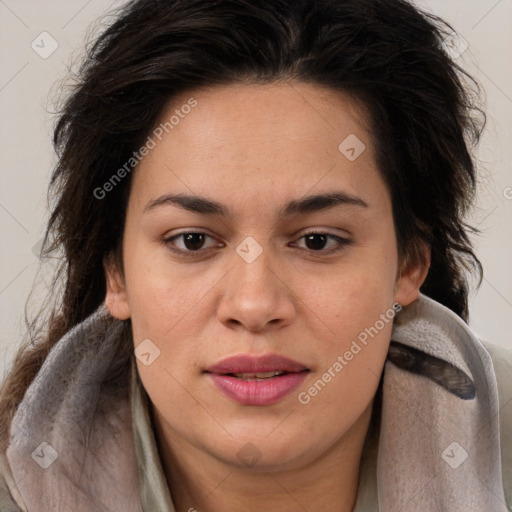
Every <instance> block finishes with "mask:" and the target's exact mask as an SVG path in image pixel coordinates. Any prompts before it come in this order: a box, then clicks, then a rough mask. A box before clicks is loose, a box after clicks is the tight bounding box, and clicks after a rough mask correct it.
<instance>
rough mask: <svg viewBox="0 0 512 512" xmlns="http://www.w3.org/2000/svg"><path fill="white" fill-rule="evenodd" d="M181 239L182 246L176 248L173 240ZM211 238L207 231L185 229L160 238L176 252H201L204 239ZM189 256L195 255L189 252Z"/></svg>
mask: <svg viewBox="0 0 512 512" xmlns="http://www.w3.org/2000/svg"><path fill="white" fill-rule="evenodd" d="M180 238H181V239H182V241H183V245H184V248H177V247H176V244H175V240H178V239H180ZM206 238H211V239H212V240H213V239H214V238H213V237H212V236H210V235H208V234H207V233H203V232H200V231H187V232H183V233H178V234H177V235H173V236H170V237H167V238H164V239H163V240H162V243H163V244H164V245H165V246H167V247H168V248H169V249H170V250H171V251H173V252H177V253H182V254H183V253H184V254H187V253H200V252H203V251H202V250H201V248H202V246H203V244H204V242H205V239H206ZM218 246H223V244H218ZM191 256H196V255H195V254H191Z"/></svg>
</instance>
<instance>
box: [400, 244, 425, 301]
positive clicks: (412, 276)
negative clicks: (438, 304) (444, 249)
mask: <svg viewBox="0 0 512 512" xmlns="http://www.w3.org/2000/svg"><path fill="white" fill-rule="evenodd" d="M421 252H422V255H423V258H416V260H417V261H407V262H405V264H404V265H403V267H402V270H401V273H400V274H399V277H398V280H397V283H396V287H395V302H398V303H399V304H401V305H402V306H408V305H409V304H411V303H412V302H414V301H415V300H416V299H417V298H418V297H419V296H420V287H421V285H422V284H423V282H424V281H425V279H426V278H427V274H428V270H429V268H430V261H431V256H430V248H429V247H427V246H426V245H425V244H422V249H421Z"/></svg>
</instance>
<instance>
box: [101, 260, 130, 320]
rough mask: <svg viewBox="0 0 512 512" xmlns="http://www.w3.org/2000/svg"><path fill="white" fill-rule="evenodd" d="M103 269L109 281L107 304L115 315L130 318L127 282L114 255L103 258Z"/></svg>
mask: <svg viewBox="0 0 512 512" xmlns="http://www.w3.org/2000/svg"><path fill="white" fill-rule="evenodd" d="M103 269H104V271H105V279H106V282H107V291H106V296H105V305H106V306H107V309H108V310H109V311H110V314H111V315H112V316H113V317H115V318H117V319H119V320H126V319H127V318H130V307H129V304H128V296H127V293H126V284H125V281H124V277H123V276H122V274H121V272H120V271H119V268H118V264H117V262H115V261H114V257H113V255H108V256H106V257H105V258H104V259H103Z"/></svg>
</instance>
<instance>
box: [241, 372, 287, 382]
mask: <svg viewBox="0 0 512 512" xmlns="http://www.w3.org/2000/svg"><path fill="white" fill-rule="evenodd" d="M284 373H286V372H278V371H276V372H261V373H233V375H234V376H235V377H237V378H239V379H243V380H248V381H252V380H263V379H271V378H272V377H276V376H277V375H283V374H284Z"/></svg>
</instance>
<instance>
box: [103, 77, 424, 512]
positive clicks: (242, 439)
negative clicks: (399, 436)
mask: <svg viewBox="0 0 512 512" xmlns="http://www.w3.org/2000/svg"><path fill="white" fill-rule="evenodd" d="M190 97H193V98H195V99H196V100H197V106H195V107H194V108H193V109H192V111H191V112H190V113H189V114H188V115H187V116H184V117H183V119H180V122H179V123H178V124H177V125H175V126H174V128H173V129H172V130H171V131H169V133H168V134H164V137H162V140H161V141H158V143H157V145H156V147H154V148H153V149H152V150H151V151H150V152H149V154H148V155H147V156H145V157H144V159H143V160H142V161H141V162H140V164H139V165H138V167H137V169H136V171H135V175H134V176H133V183H132V189H131V193H130V198H129V204H128V211H127V219H126V224H125V230H124V239H123V262H124V274H123V273H121V272H120V271H119V269H118V268H117V267H116V265H115V264H114V263H112V262H110V260H106V263H105V270H106V275H107V281H108V285H107V296H106V304H107V307H108V308H109V310H110V312H111V313H112V314H113V315H114V316H115V317H117V318H119V319H126V318H131V320H132V326H133V337H134V344H135V347H137V346H138V345H139V344H140V343H141V342H142V341H143V340H146V339H150V340H151V341H152V343H154V344H155V345H156V346H157V347H158V348H159V350H160V355H159V356H158V357H157V358H156V359H155V360H154V361H153V362H152V363H151V364H150V365H149V366H145V365H144V364H142V363H141V361H140V360H138V359H137V367H138V370H139V374H140V377H141V380H142V382H143V385H144V387H145V389H146V391H147V393H148V395H149V397H150V399H151V402H152V403H151V412H152V417H153V420H154V424H155V435H156V437H157V441H158V445H159V449H160V454H161V458H162V463H163V466H164V470H165V472H166V476H167V481H168V483H169V486H170V490H171V494H172V496H173V500H174V502H175V505H176V510H177V511H178V512H182V511H183V512H184V511H188V510H189V509H190V508H195V509H197V510H198V511H201V512H203V511H209V512H214V511H220V510H223V511H224V512H225V511H235V510H250V511H260V510H266V511H276V512H277V511H282V510H287V511H291V512H293V511H299V510H301V511H302V510H338V511H351V510H352V508H353V505H354V502H355V499H356V493H357V486H358V470H359V464H360V458H361V452H362V448H363V443H364V438H365V435H366V433H367V430H368V425H369V421H370V414H371V406H372V403H373V399H374V395H375V392H376V389H377V386H378V383H379V378H380V375H381V372H382V368H383V365H384V361H385V357H386V353H387V350H388V346H389V341H390V338H391V331H392V322H388V323H385V325H384V328H383V329H381V330H380V331H379V332H378V335H376V336H374V337H373V339H371V341H369V343H368V345H367V346H365V347H364V348H363V349H362V350H361V351H360V352H359V353H358V354H357V355H355V356H354V357H353V359H352V360H351V361H350V362H348V364H347V365H346V366H345V367H344V368H343V370H342V371H341V372H339V373H337V374H336V377H335V378H332V380H331V381H330V382H329V383H328V384H327V385H326V386H325V387H324V388H323V389H322V390H321V392H319V393H318V394H317V396H315V397H312V398H311V401H310V402H309V403H308V404H303V403H301V402H300V401H299V400H298V393H299V392H301V391H307V390H308V388H310V387H311V386H312V385H313V383H314V382H315V381H317V380H318V379H319V378H321V376H322V375H323V374H324V373H325V372H326V371H327V369H328V368H329V367H332V365H333V364H334V362H335V361H336V360H337V357H338V356H340V355H343V354H344V353H345V352H346V351H347V350H348V349H349V348H350V346H351V343H352V341H353V340H355V339H356V338H357V336H358V334H359V333H361V332H362V331H364V330H365V328H368V327H370V326H373V325H374V324H375V322H376V321H377V320H378V319H379V317H380V315H381V314H383V313H385V312H386V311H388V310H389V309H390V308H391V307H392V305H393V303H395V302H398V303H400V304H401V305H403V306H406V305H408V304H410V303H411V302H413V301H414V300H416V299H417V298H418V294H419V287H420V286H421V284H422V283H423V281H424V279H425V277H426V273H427V271H428V263H427V264H426V265H421V264H419V263H418V264H412V263H411V264H408V265H404V266H403V267H402V269H401V270H402V271H401V272H399V262H398V253H397V248H396V236H395V230H394V224H393V218H392V207H391V200H390V195H389V192H388V189H387V187H386V185H385V183H384V181H383V179H382V177H381V175H380V174H379V172H378V170H377V167H376V163H375V158H374V150H373V146H372V143H371V138H370V133H369V132H368V126H367V124H366V122H365V120H366V119H367V117H366V115H365V114H366V113H365V111H364V110H363V107H362V106H361V105H359V104H357V103H356V102H355V100H354V99H351V98H350V97H348V96H345V95H342V94H340V93H339V92H337V91H334V90H331V89H328V88H325V87H321V86H318V85H315V84H306V83H300V82H287V83H284V82H283V83H275V84H271V85H260V84H245V85H230V86H216V87H210V88H208V89H201V90H196V91H193V92H190V91H189V92H187V93H186V94H183V95H181V96H179V97H176V98H173V100H172V102H171V103H169V105H168V106H167V108H166V109H165V112H162V116H161V120H164V121H165V120H167V119H169V118H170V116H171V115H172V114H173V112H174V111H175V109H176V108H178V109H179V108H180V106H182V105H184V104H186V103H187V100H188V99H189V98H190ZM349 134H354V135H356V136H357V137H358V139H359V140H361V141H362V142H363V143H364V144H365V150H364V151H363V152H362V153H361V154H360V156H359V157H358V158H356V159H355V160H354V161H350V160H349V159H347V158H346V157H345V155H344V154H342V152H341V151H340V150H339V148H338V146H339V145H340V143H341V142H342V141H343V140H344V139H345V138H346V137H347V136H348V135H349ZM340 190H342V191H345V192H347V193H349V194H353V195H356V196H358V197H359V198H361V199H363V200H364V201H365V202H366V203H367V204H368V207H367V208H365V207H361V206H356V205H341V206H335V207H332V208H329V209H326V210H324V211H319V212H312V213H307V214H300V215H295V216H290V217H289V218H279V216H278V211H279V210H280V208H281V207H282V206H283V205H284V204H285V203H286V202H287V201H289V200H292V199H300V198H302V197H303V196H305V195H311V194H320V193H326V192H331V191H340ZM170 193H173V194H176V193H184V194H193V195H199V196H204V197H208V198H209V199H213V200H215V201H218V202H221V203H223V204H225V205H226V206H227V207H229V209H230V210H231V211H232V217H228V218H219V217H216V216H215V215H204V214H198V213H194V212H191V211H186V210H184V209H181V208H179V207H177V206H174V205H171V204H166V205H164V206H160V207H156V208H153V209H151V210H149V211H146V212H144V208H145V206H146V205H147V204H148V203H149V202H150V201H152V200H155V199H157V198H158V197H160V196H162V195H163V194H170ZM107 200H108V199H107ZM311 229H315V230H318V231H320V232H321V233H327V234H333V235H338V236H341V237H344V238H347V239H349V240H350V241H351V243H349V244H347V245H338V243H337V242H336V241H335V239H330V238H327V239H326V241H325V242H324V245H323V246H322V240H321V239H320V240H319V239H316V240H314V241H313V242H314V243H313V244H309V245H307V240H306V238H303V237H304V235H305V234H306V233H307V232H308V231H311ZM191 231H192V232H197V231H199V232H203V233H206V234H207V235H209V236H207V237H205V239H204V242H203V243H202V245H201V244H200V243H198V242H197V240H196V242H195V244H196V245H195V246H194V245H193V244H189V245H186V242H185V240H184V238H183V237H180V238H177V239H175V240H174V242H168V244H167V246H166V245H165V243H163V242H162V240H163V239H165V238H167V237H169V236H171V235H175V234H178V233H187V232H191ZM248 236H251V237H253V238H254V239H255V240H256V241H257V243H258V244H259V246H260V247H261V249H262V253H261V254H260V255H259V256H258V257H257V258H256V259H255V260H254V261H253V262H252V263H248V262H247V261H245V260H244V259H243V258H242V257H241V256H240V255H239V254H238V253H237V251H236V249H237V247H238V246H239V245H240V244H241V243H242V241H243V240H244V239H245V238H246V237H248ZM191 245H192V249H190V247H191ZM170 247H174V248H175V249H177V250H179V249H181V250H183V251H188V254H189V255H190V254H191V253H193V254H192V256H193V255H194V254H196V253H197V251H198V249H196V253H194V252H193V251H194V247H199V251H202V252H201V253H200V254H201V255H200V256H199V257H196V258H193V257H190V256H187V255H182V256H180V255H178V254H176V253H173V252H172V251H171V250H170ZM334 247H340V250H339V251H338V252H334V253H331V254H328V251H329V250H330V249H331V248H334ZM322 251H323V252H322ZM397 277H398V278H397ZM245 353H249V354H252V355H260V354H267V353H278V354H281V355H284V356H286V357H289V358H292V359H295V360H296V361H299V362H301V363H303V364H304V365H306V366H307V367H308V368H309V369H310V372H309V374H308V376H307V378H306V380H305V381H304V382H303V383H302V384H301V385H300V387H299V389H297V390H295V391H293V392H292V393H291V394H290V395H288V396H286V397H285V398H284V399H282V400H281V401H280V402H278V403H276V404H273V405H267V406H247V405H241V404H238V403H236V402H234V401H232V400H231V399H229V398H228V397H226V396H225V395H224V394H222V393H221V392H220V391H218V390H217V388H216V387H215V386H214V385H213V383H212V382H211V380H210V378H209V377H208V375H207V374H205V373H203V372H204V370H205V369H206V368H207V367H209V366H210V365H212V364H214V363H216V362H219V361H221V360H222V359H224V358H226V357H228V356H232V355H239V354H245ZM249 442H250V443H252V444H253V445H255V446H256V447H257V452H256V453H257V457H259V460H258V461H257V463H256V464H255V465H252V466H249V465H247V464H245V462H244V460H242V459H241V458H240V457H238V456H237V454H238V452H239V451H240V450H241V449H242V448H243V447H244V446H245V445H246V443H249Z"/></svg>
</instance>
